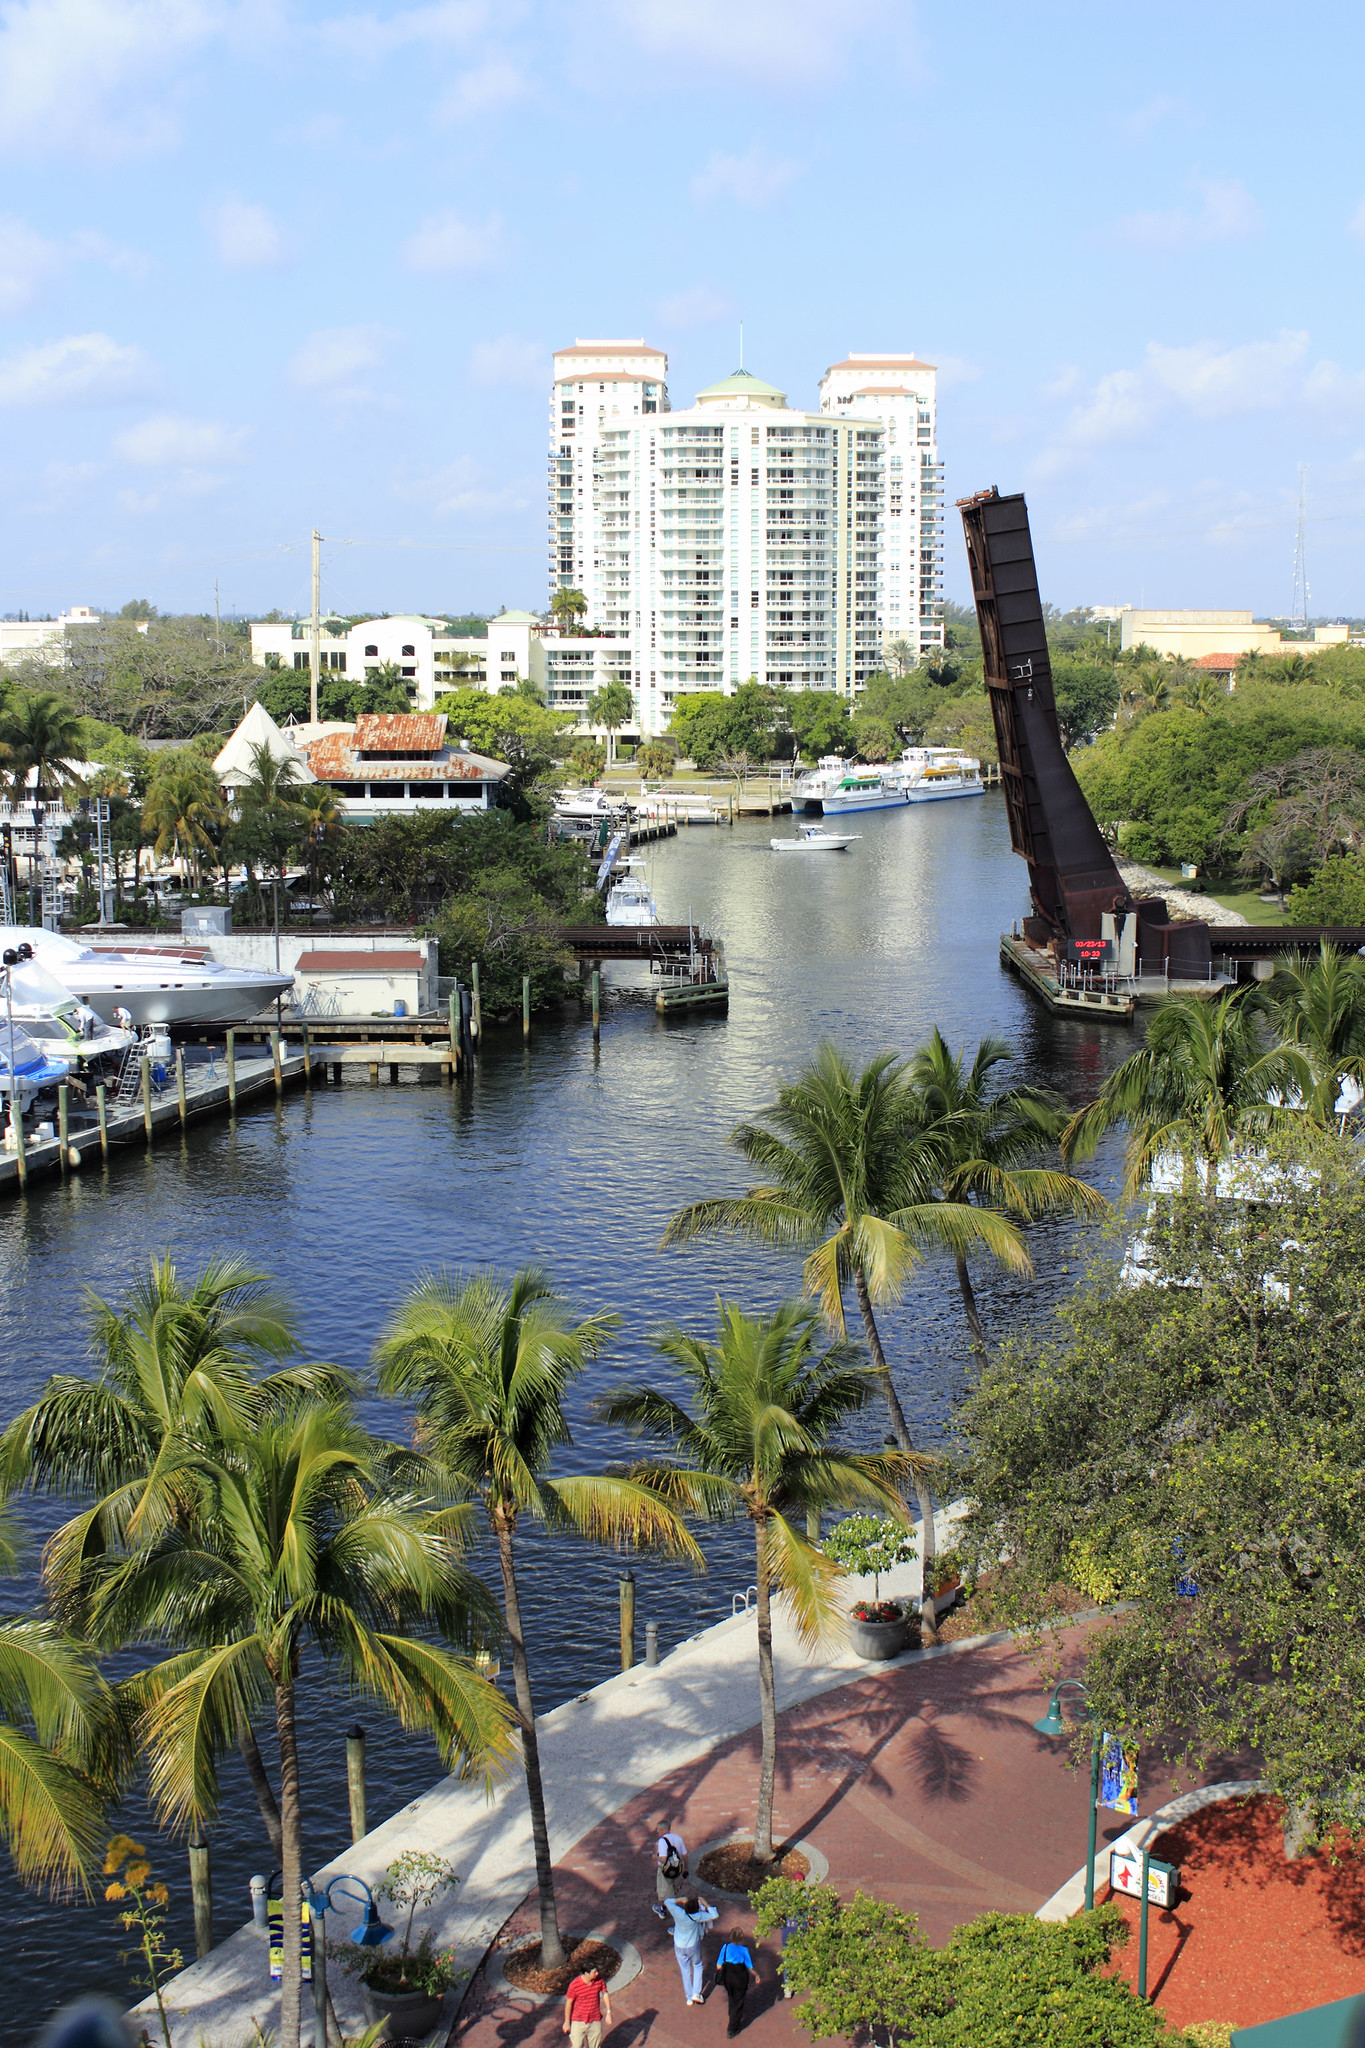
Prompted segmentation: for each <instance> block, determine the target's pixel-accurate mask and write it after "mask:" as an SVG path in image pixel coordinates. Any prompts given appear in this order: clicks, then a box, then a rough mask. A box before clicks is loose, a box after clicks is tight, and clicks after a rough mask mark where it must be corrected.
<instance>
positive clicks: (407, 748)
mask: <svg viewBox="0 0 1365 2048" xmlns="http://www.w3.org/2000/svg"><path fill="white" fill-rule="evenodd" d="M445 736H446V721H445V713H444V712H440V711H362V712H361V714H360V716H359V717H358V718H357V720H356V722H355V733H354V735H353V737H352V740H351V745H352V746H353V747H354V748H355V750H356V752H357V753H358V754H434V753H436V752H437V751H438V750H439V749H440V748H441V747H442V746H444V744H445Z"/></svg>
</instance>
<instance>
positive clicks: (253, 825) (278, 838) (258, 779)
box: [232, 740, 309, 890]
mask: <svg viewBox="0 0 1365 2048" xmlns="http://www.w3.org/2000/svg"><path fill="white" fill-rule="evenodd" d="M250 762H251V765H250V767H249V768H248V770H247V774H246V779H245V780H244V781H243V782H241V783H240V784H239V785H238V787H237V788H236V789H235V790H234V791H233V808H234V812H235V817H234V823H233V832H232V837H233V840H234V842H235V844H236V846H237V848H238V850H239V852H240V853H241V854H242V855H243V856H244V857H245V858H246V860H247V861H248V863H251V862H259V863H260V864H261V866H262V867H264V868H266V869H270V868H273V869H274V870H275V874H276V878H277V880H278V881H279V884H280V887H281V889H282V890H283V887H284V869H285V862H286V860H287V859H288V856H289V853H290V850H291V848H293V847H295V846H297V845H298V843H299V841H300V840H301V839H302V838H303V836H304V834H305V832H306V831H307V829H308V823H309V819H308V813H307V810H306V809H305V807H304V804H303V789H304V784H303V779H302V777H301V775H300V774H299V770H298V767H297V765H296V764H295V763H294V762H293V761H291V760H289V759H288V758H287V757H286V756H284V755H276V754H273V753H272V752H271V751H270V747H269V745H268V744H267V742H266V741H264V740H261V741H260V742H259V743H258V744H257V745H255V746H253V747H252V749H251V756H250Z"/></svg>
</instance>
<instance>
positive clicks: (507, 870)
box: [435, 867, 591, 1017]
mask: <svg viewBox="0 0 1365 2048" xmlns="http://www.w3.org/2000/svg"><path fill="white" fill-rule="evenodd" d="M582 921H583V922H589V921H591V920H590V919H589V918H588V916H587V914H586V913H585V915H584V918H583V920H582ZM562 922H563V914H562V912H560V911H559V910H557V909H556V908H555V906H554V905H553V904H552V903H550V902H548V901H547V900H546V898H545V897H544V896H542V895H541V894H540V892H539V891H538V890H537V889H536V888H535V886H534V884H533V883H532V882H530V881H529V880H528V879H527V877H526V876H525V875H523V874H520V873H518V871H517V870H516V869H515V868H511V867H502V868H491V869H489V870H488V871H486V872H485V873H484V874H481V875H479V876H477V877H476V878H475V879H474V881H473V882H472V883H471V884H470V885H469V887H468V888H467V889H466V890H465V891H464V892H463V893H462V894H461V895H459V896H454V897H451V898H450V899H449V900H448V901H447V902H445V903H444V904H443V905H442V906H441V908H440V910H439V911H438V913H437V915H436V919H435V929H436V935H437V938H438V939H439V941H440V954H441V972H442V973H443V974H464V975H468V974H469V971H470V967H471V965H472V964H473V963H475V962H477V963H478V969H479V989H480V997H481V1000H482V1003H483V1008H484V1013H485V1015H486V1016H490V1017H496V1016H511V1015H512V1014H514V1013H515V1012H517V1011H519V1010H520V1008H521V993H522V980H523V977H525V978H529V980H530V984H531V1003H532V1007H533V1008H535V1009H540V1008H542V1007H544V1006H545V1005H546V1004H549V1003H552V1002H555V1001H557V1000H558V1001H562V1000H563V997H564V992H565V976H566V975H567V974H569V973H571V972H572V970H573V968H574V967H575V965H576V961H575V955H574V954H573V952H572V951H571V950H570V949H569V948H568V947H566V946H565V945H564V944H563V942H562V941H561V939H560V936H559V927H560V925H561V923H562Z"/></svg>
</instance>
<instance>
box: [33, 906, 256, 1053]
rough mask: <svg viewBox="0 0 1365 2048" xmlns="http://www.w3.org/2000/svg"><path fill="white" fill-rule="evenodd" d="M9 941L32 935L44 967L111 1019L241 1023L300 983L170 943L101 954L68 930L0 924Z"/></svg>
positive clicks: (109, 1021) (106, 1019)
mask: <svg viewBox="0 0 1365 2048" xmlns="http://www.w3.org/2000/svg"><path fill="white" fill-rule="evenodd" d="M0 938H3V941H4V943H5V944H6V945H7V946H8V945H15V944H18V943H19V942H20V941H26V942H27V943H28V944H30V945H31V946H32V947H33V950H34V953H35V954H36V956H37V959H38V963H39V965H40V966H42V967H44V968H46V970H47V972H48V973H49V974H50V975H52V977H53V978H54V980H56V981H58V982H60V983H61V985H62V987H63V988H65V989H68V990H69V991H70V993H71V994H72V995H73V996H75V997H76V999H77V1000H78V1001H79V1002H82V1003H85V1004H87V1005H88V1006H89V1008H90V1009H92V1010H93V1011H94V1012H95V1014H96V1016H98V1017H101V1018H102V1019H103V1020H104V1022H105V1023H106V1024H113V1023H115V1022H116V1018H115V1014H114V1013H115V1011H117V1010H126V1011H127V1012H128V1014H129V1016H130V1017H131V1019H132V1021H133V1023H134V1024H135V1025H136V1026H137V1027H139V1029H140V1028H141V1027H142V1026H143V1025H146V1024H178V1025H191V1024H242V1023H245V1022H246V1020H247V1019H248V1018H249V1017H258V1016H259V1015H260V1014H261V1012H262V1011H263V1010H267V1009H269V1008H270V1006H271V1004H272V1003H274V1002H275V1000H276V998H277V997H279V996H284V995H287V994H288V993H289V991H290V989H292V988H293V986H294V977H293V975H292V974H272V973H268V972H264V971H262V970H260V969H257V968H254V967H225V966H223V965H222V964H221V963H220V962H219V961H216V960H197V959H196V960H187V959H186V958H185V957H184V955H183V954H180V953H177V952H175V951H173V950H172V949H171V948H170V947H167V948H166V950H165V953H164V954H163V955H162V956H161V957H157V956H156V955H155V954H152V953H127V954H124V953H115V952H112V951H111V952H108V953H101V952H97V951H95V950H94V949H93V948H90V947H82V946H79V945H77V944H76V943H75V942H74V941H72V940H70V939H67V938H65V937H63V936H61V935H58V934H55V933H51V932H44V931H40V930H37V929H35V928H33V927H30V926H26V925H9V926H5V927H3V928H0Z"/></svg>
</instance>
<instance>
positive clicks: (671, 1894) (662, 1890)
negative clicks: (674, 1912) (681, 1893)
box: [654, 1834, 687, 1920]
mask: <svg viewBox="0 0 1365 2048" xmlns="http://www.w3.org/2000/svg"><path fill="white" fill-rule="evenodd" d="M654 1854H655V1859H656V1864H655V1871H654V1892H655V1896H656V1897H657V1899H658V1901H659V1905H660V1907H662V1906H664V1904H665V1903H666V1902H667V1900H669V1899H676V1898H677V1896H678V1886H679V1884H680V1883H681V1882H682V1880H683V1878H685V1877H686V1876H687V1844H686V1842H684V1840H683V1838H682V1836H681V1835H675V1834H666V1835H660V1837H659V1840H658V1844H657V1846H656V1848H655V1851H654ZM659 1918H660V1919H661V1920H662V1919H663V1918H664V1914H663V1913H662V1912H660V1913H659Z"/></svg>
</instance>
